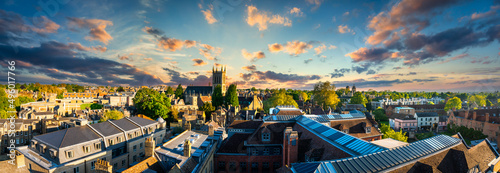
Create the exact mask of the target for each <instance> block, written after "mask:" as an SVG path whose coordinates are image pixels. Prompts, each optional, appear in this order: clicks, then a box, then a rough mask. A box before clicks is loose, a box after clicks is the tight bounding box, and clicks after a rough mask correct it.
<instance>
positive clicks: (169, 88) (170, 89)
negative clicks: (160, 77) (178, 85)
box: [167, 86, 174, 95]
mask: <svg viewBox="0 0 500 173" xmlns="http://www.w3.org/2000/svg"><path fill="white" fill-rule="evenodd" d="M167 94H170V95H172V94H174V89H172V87H170V86H168V87H167Z"/></svg>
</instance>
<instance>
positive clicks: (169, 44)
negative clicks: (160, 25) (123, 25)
mask: <svg viewBox="0 0 500 173" xmlns="http://www.w3.org/2000/svg"><path fill="white" fill-rule="evenodd" d="M142 30H143V31H144V32H146V33H148V34H150V35H152V36H154V37H155V38H156V40H157V41H158V47H160V48H162V49H164V50H169V51H171V52H175V51H177V50H181V49H182V48H184V47H185V48H190V47H193V46H195V45H196V41H193V40H184V41H183V40H179V39H175V38H168V37H166V36H164V35H163V31H161V30H159V29H156V28H152V27H147V26H146V27H144V28H143V29H142Z"/></svg>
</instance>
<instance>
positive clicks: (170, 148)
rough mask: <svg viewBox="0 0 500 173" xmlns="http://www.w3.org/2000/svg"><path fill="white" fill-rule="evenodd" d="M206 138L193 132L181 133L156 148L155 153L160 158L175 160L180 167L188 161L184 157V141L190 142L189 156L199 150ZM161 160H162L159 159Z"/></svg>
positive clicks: (206, 136)
mask: <svg viewBox="0 0 500 173" xmlns="http://www.w3.org/2000/svg"><path fill="white" fill-rule="evenodd" d="M207 138H208V135H204V134H201V133H196V132H193V131H184V132H183V133H181V134H179V135H177V136H176V137H175V138H173V139H171V140H170V141H168V142H166V143H164V144H163V145H162V146H161V147H159V148H156V150H155V151H156V153H157V154H158V155H159V157H160V158H162V157H170V158H175V159H177V160H178V161H179V163H178V164H179V165H180V166H181V167H182V165H183V164H184V163H185V162H186V161H187V160H188V158H189V157H186V156H184V155H183V154H184V152H183V149H184V141H185V140H190V141H191V154H193V153H194V152H195V151H196V149H198V148H200V146H201V145H202V144H203V142H204V141H205V140H206V139H207ZM161 160H163V159H161Z"/></svg>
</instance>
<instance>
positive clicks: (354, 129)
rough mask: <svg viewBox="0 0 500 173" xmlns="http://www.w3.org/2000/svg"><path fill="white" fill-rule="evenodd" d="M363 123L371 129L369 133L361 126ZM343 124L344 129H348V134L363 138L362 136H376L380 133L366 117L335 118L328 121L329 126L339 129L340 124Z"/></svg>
mask: <svg viewBox="0 0 500 173" xmlns="http://www.w3.org/2000/svg"><path fill="white" fill-rule="evenodd" d="M363 123H365V125H367V126H370V128H371V130H370V133H366V131H365V129H364V128H363ZM341 125H342V126H343V128H344V129H349V132H348V133H349V135H352V136H354V137H357V138H364V137H369V136H377V135H382V133H380V132H379V131H378V129H377V128H376V127H374V125H373V124H371V122H370V121H369V120H368V119H365V118H363V119H352V120H336V121H330V127H332V128H335V129H337V130H342V129H340V126H341Z"/></svg>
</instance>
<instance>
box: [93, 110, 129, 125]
mask: <svg viewBox="0 0 500 173" xmlns="http://www.w3.org/2000/svg"><path fill="white" fill-rule="evenodd" d="M122 118H123V113H122V112H120V111H118V110H112V111H107V112H104V115H103V116H102V117H101V119H100V120H99V122H103V121H107V120H119V119H122Z"/></svg>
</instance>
